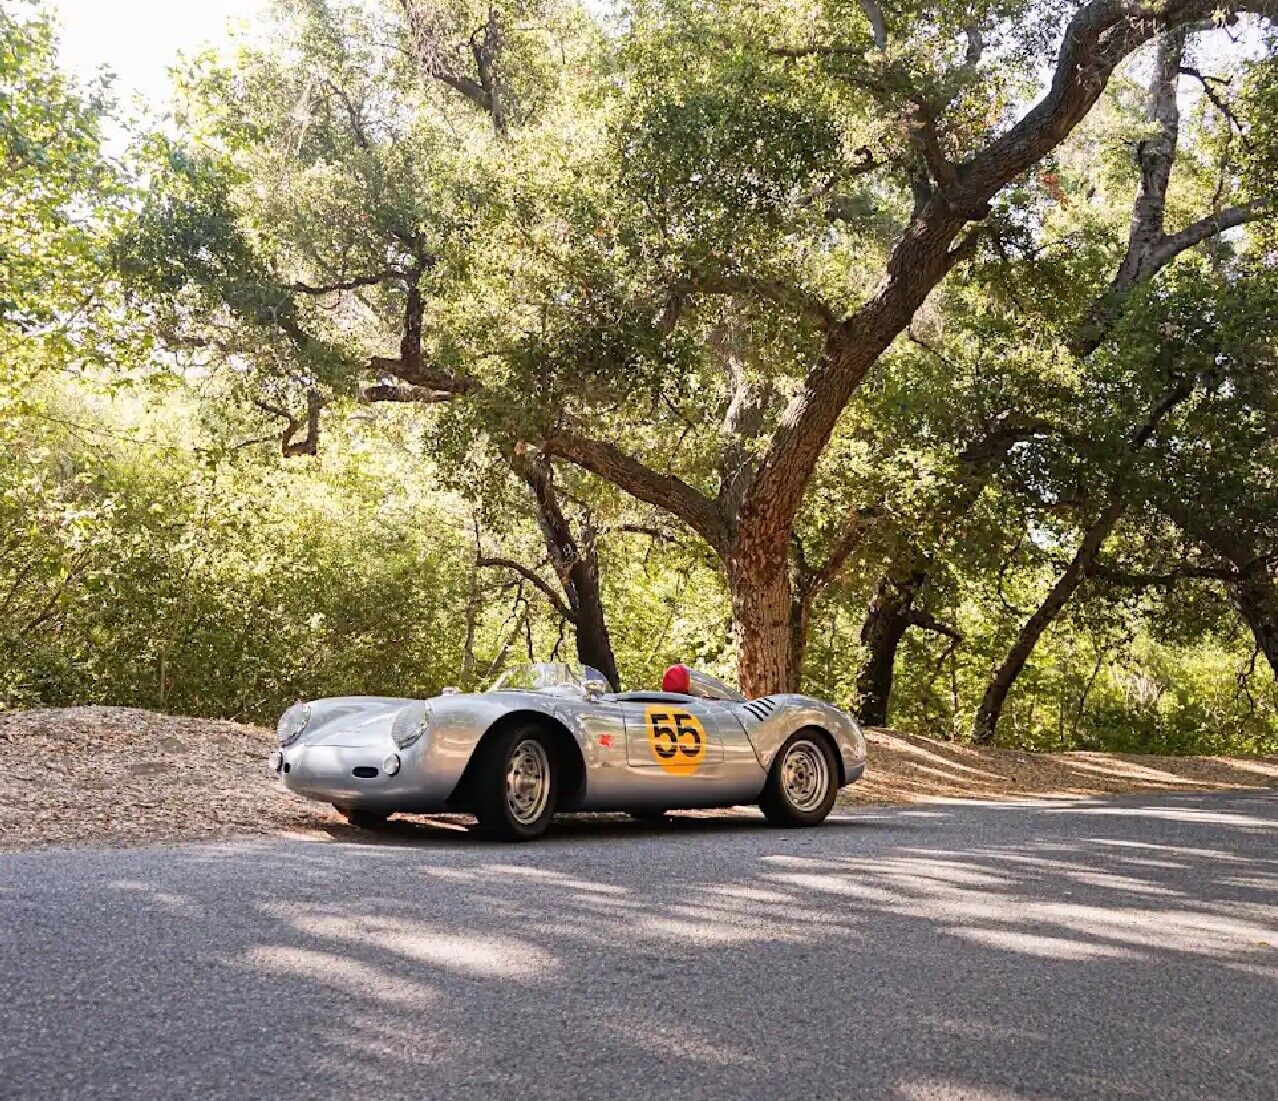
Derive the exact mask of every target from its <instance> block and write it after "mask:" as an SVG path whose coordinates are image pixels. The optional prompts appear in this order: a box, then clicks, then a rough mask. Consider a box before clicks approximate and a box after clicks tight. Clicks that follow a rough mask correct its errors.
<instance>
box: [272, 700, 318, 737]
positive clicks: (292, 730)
mask: <svg viewBox="0 0 1278 1101" xmlns="http://www.w3.org/2000/svg"><path fill="white" fill-rule="evenodd" d="M310 721H311V705H310V704H309V703H295V704H293V706H292V707H290V708H289V709H288V710H287V711H285V712H284V714H283V715H281V716H280V721H279V722H278V723H277V724H276V725H275V737H276V740H277V741H278V742H279V743H280V745H292V744H293V743H294V742H295V741H297V739H298V738H300V737H301V736H302V731H303V730H305V729H306V724H307V723H309V722H310Z"/></svg>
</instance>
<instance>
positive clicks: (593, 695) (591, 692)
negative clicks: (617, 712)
mask: <svg viewBox="0 0 1278 1101" xmlns="http://www.w3.org/2000/svg"><path fill="white" fill-rule="evenodd" d="M582 687H583V688H584V689H585V690H586V698H587V699H589V700H597V699H599V698H600V697H601V696H606V695H607V694H608V693H609V692H611V691H612V685H611V684H609V683H608V682H607V681H605V680H595V679H594V677H591V678H590V680H587V681H582Z"/></svg>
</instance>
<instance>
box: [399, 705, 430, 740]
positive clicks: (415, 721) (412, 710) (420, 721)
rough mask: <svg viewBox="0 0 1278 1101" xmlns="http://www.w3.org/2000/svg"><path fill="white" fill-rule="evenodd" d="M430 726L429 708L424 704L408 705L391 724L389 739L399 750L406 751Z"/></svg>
mask: <svg viewBox="0 0 1278 1101" xmlns="http://www.w3.org/2000/svg"><path fill="white" fill-rule="evenodd" d="M429 725H430V708H429V707H427V706H426V705H425V704H424V703H410V704H409V705H408V706H407V707H405V708H404V709H403V710H401V711H400V712H399V714H397V715H396V716H395V721H394V722H393V723H391V739H392V740H393V741H394V743H395V744H396V745H397V746H399V748H400V749H407V748H408V747H409V746H410V745H412V744H413V743H414V742H415V741H417V739H418V738H420V737H421V736H422V735H423V734H425V733H426V728H427V727H428V726H429Z"/></svg>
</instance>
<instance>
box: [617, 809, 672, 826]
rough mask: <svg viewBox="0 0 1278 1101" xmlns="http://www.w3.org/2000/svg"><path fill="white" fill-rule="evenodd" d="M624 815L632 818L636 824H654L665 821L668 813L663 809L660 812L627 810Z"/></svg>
mask: <svg viewBox="0 0 1278 1101" xmlns="http://www.w3.org/2000/svg"><path fill="white" fill-rule="evenodd" d="M626 813H627V814H628V815H630V817H631V818H633V819H634V820H635V821H636V822H648V823H656V822H664V821H665V820H666V817H667V815H669V813H670V812H669V811H667V810H665V809H661V810H647V809H645V810H628V811H626Z"/></svg>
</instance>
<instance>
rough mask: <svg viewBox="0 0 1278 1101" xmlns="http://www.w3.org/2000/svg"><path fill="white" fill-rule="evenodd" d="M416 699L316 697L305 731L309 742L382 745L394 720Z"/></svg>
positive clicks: (306, 740)
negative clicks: (324, 698) (319, 698)
mask: <svg viewBox="0 0 1278 1101" xmlns="http://www.w3.org/2000/svg"><path fill="white" fill-rule="evenodd" d="M412 702H413V701H412V700H410V699H400V698H397V697H393V696H341V697H338V698H334V699H326V700H315V701H314V702H312V704H311V721H310V723H309V724H307V727H306V730H305V731H304V732H303V734H302V741H303V742H304V743H305V744H307V745H332V746H352V747H354V746H370V745H381V744H383V743H384V742H386V741H387V740H388V739H389V737H390V728H391V723H392V722H394V720H395V716H396V714H397V713H398V712H399V711H400V709H401V708H404V707H407V706H408V705H409V704H410V703H412Z"/></svg>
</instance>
